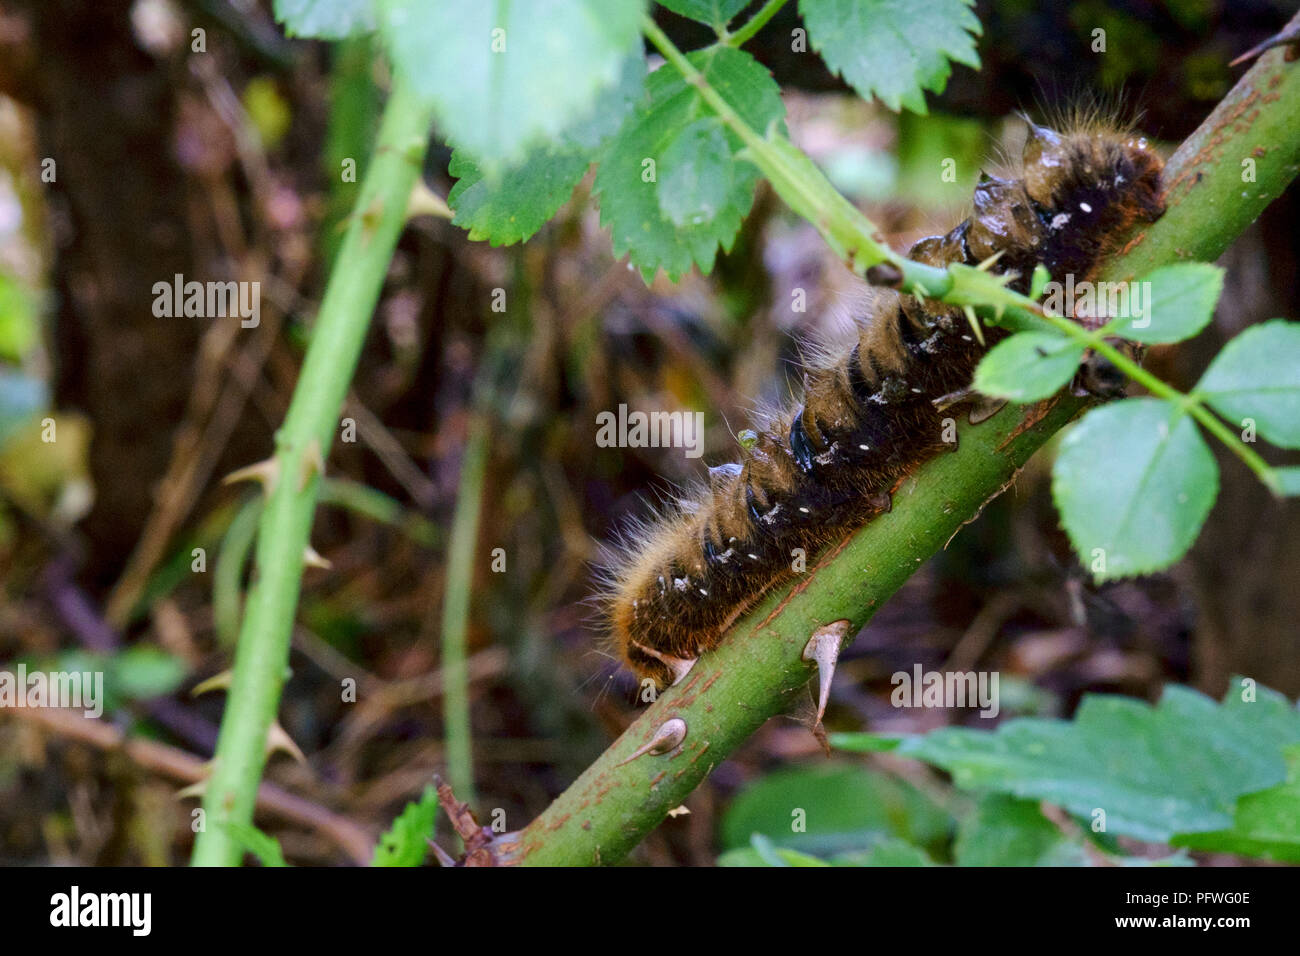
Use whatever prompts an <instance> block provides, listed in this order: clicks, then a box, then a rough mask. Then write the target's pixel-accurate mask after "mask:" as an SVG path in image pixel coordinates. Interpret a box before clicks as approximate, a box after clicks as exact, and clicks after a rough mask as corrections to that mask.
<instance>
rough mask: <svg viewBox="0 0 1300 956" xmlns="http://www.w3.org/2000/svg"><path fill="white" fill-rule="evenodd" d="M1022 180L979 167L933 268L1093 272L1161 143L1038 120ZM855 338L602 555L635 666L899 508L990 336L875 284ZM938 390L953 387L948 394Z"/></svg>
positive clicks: (661, 680)
mask: <svg viewBox="0 0 1300 956" xmlns="http://www.w3.org/2000/svg"><path fill="white" fill-rule="evenodd" d="M1021 161H1022V170H1021V175H1020V178H1019V179H998V178H994V177H989V176H982V177H981V180H980V182H979V184H978V185H977V186H976V187H975V194H974V198H973V210H972V212H971V214H970V216H969V217H968V218H967V219H965V220H963V221H962V222H961V223H960V224H958V225H957V226H956V227H955V228H954V229H952V230H951V231H950V232H948V233H947V234H946V235H943V236H931V237H928V238H925V239H922V240H920V241H919V242H917V243H916V244H914V245H913V246H912V248H911V250H910V252H909V253H908V255H909V257H910V258H912V259H916V260H918V261H921V262H925V263H928V264H931V265H935V266H940V267H942V266H946V265H948V264H951V263H958V262H960V263H966V264H968V265H977V264H979V263H981V262H985V261H986V260H989V259H990V258H991V257H994V256H996V257H997V259H996V262H995V263H994V264H993V266H992V268H993V269H994V270H995V271H997V272H1000V273H1014V274H1015V278H1014V279H1013V280H1012V282H1011V284H1012V287H1014V288H1017V289H1019V290H1020V291H1022V292H1026V291H1028V289H1027V286H1028V282H1029V277H1030V276H1031V274H1032V273H1033V271H1034V267H1035V266H1036V265H1037V264H1039V263H1041V264H1043V265H1044V266H1045V267H1046V268H1047V269H1048V271H1049V272H1050V273H1051V275H1052V276H1053V278H1054V279H1057V280H1060V279H1062V278H1063V277H1064V276H1066V275H1072V276H1073V277H1074V279H1075V281H1076V282H1082V281H1087V280H1088V279H1089V277H1090V276H1091V275H1092V274H1093V272H1094V270H1095V269H1096V266H1097V264H1098V263H1099V262H1100V261H1101V260H1102V259H1103V258H1104V257H1105V256H1106V255H1107V254H1108V253H1110V252H1112V251H1114V250H1115V249H1116V248H1117V246H1118V244H1119V243H1120V242H1121V241H1122V240H1123V239H1124V238H1125V237H1126V235H1127V234H1128V233H1129V232H1130V231H1131V230H1132V228H1133V227H1134V226H1135V225H1136V224H1138V223H1140V222H1150V221H1154V220H1155V219H1156V218H1157V217H1159V215H1160V214H1161V212H1162V211H1163V206H1162V203H1161V198H1160V174H1161V170H1162V168H1163V163H1162V160H1161V159H1160V156H1159V155H1158V154H1157V153H1156V152H1155V150H1154V149H1152V148H1151V147H1150V146H1148V144H1147V143H1146V141H1145V140H1143V139H1141V138H1139V137H1137V136H1135V135H1131V134H1129V133H1127V132H1123V131H1116V130H1113V129H1109V128H1107V127H1104V126H1102V125H1101V124H1098V123H1096V122H1086V123H1082V124H1079V125H1077V126H1076V127H1075V128H1074V129H1072V130H1070V131H1068V132H1061V133H1058V132H1055V131H1053V130H1050V129H1047V128H1045V127H1040V126H1035V125H1033V124H1030V127H1029V135H1028V139H1027V141H1026V143H1025V147H1024V150H1023V154H1022V157H1021ZM856 332H857V335H856V341H855V342H853V343H851V344H850V345H849V346H847V347H846V348H845V349H843V350H841V351H840V352H838V353H833V354H827V355H825V356H823V357H822V358H821V359H820V360H819V361H818V362H816V363H815V364H813V365H811V366H810V367H808V368H807V369H806V370H805V373H804V381H803V395H802V401H801V402H800V403H798V404H796V405H794V406H793V407H791V408H789V409H787V410H786V411H784V412H781V413H778V414H776V415H773V416H771V417H770V418H769V419H768V420H766V421H764V422H762V423H761V424H760V425H758V426H756V427H755V430H754V432H753V433H751V434H750V436H749V438H750V439H751V440H748V441H745V442H743V443H742V446H743V447H742V453H741V460H740V461H739V462H735V463H729V464H724V465H719V466H716V467H713V468H710V469H709V476H708V484H707V486H706V487H704V488H702V489H701V491H700V493H699V494H698V495H697V496H696V497H695V499H694V500H690V501H687V502H684V503H682V505H681V506H680V507H679V508H678V509H677V510H675V512H674V513H673V514H670V515H667V516H665V517H663V518H661V519H660V520H659V521H658V522H657V523H656V524H654V525H653V526H651V527H649V528H647V529H645V530H644V531H643V532H642V533H640V534H639V535H637V536H636V538H635V540H633V541H631V542H630V543H629V546H628V547H627V548H626V550H625V552H624V553H623V554H622V555H621V556H620V557H618V558H617V559H616V560H615V561H614V562H613V564H612V565H611V567H610V568H609V569H608V571H607V579H608V589H607V593H606V595H605V600H606V614H607V619H608V626H609V630H610V633H611V635H612V638H613V640H614V642H615V643H616V645H617V647H618V649H619V651H620V653H621V655H622V658H623V660H624V661H625V662H626V663H627V665H628V666H629V667H631V669H632V670H633V671H635V672H636V673H637V675H638V676H640V677H642V678H645V677H649V678H651V679H653V680H654V681H655V682H656V684H658V685H661V686H662V685H665V684H670V683H673V682H675V681H676V680H678V679H680V678H681V677H682V676H683V675H684V674H685V673H686V671H687V670H689V668H690V666H691V665H692V664H693V663H694V662H695V660H696V659H697V658H698V657H699V655H700V654H702V653H704V652H707V651H708V650H709V649H710V648H712V647H715V646H716V645H717V643H718V642H719V640H720V639H721V637H722V635H723V633H724V632H725V630H726V629H727V627H728V626H730V624H731V623H732V622H733V621H734V620H735V619H736V618H737V617H739V616H740V615H741V614H742V613H743V612H744V611H745V610H746V609H748V608H749V607H750V606H752V605H753V603H754V601H755V600H756V599H757V598H758V597H759V596H760V595H762V594H763V593H764V592H765V591H767V590H768V589H769V588H771V587H772V586H773V585H775V584H777V583H779V582H781V581H783V580H786V579H788V578H790V577H792V576H793V574H794V573H795V572H794V571H793V570H792V567H791V563H792V562H791V553H792V551H794V550H795V549H803V550H804V552H805V553H806V554H807V555H809V556H810V557H811V556H812V555H814V554H815V553H816V552H817V551H818V550H820V549H821V548H822V547H824V546H825V545H827V544H829V543H830V542H832V541H835V540H838V539H840V538H842V537H843V536H844V535H845V534H847V533H848V532H850V531H852V530H854V529H856V528H857V527H859V526H861V525H862V524H864V523H865V522H867V521H870V520H872V519H873V518H875V517H876V516H877V515H879V514H881V513H882V512H884V511H888V510H889V505H890V489H891V488H893V487H894V486H895V483H896V482H897V481H898V480H899V479H900V478H901V477H903V476H904V475H906V474H908V473H909V472H911V471H912V470H913V469H915V468H916V466H917V465H919V464H920V463H921V462H923V461H925V460H926V459H928V458H929V457H931V456H932V455H934V454H936V453H937V452H938V451H940V450H942V449H944V448H946V447H951V445H950V444H948V443H945V441H944V440H943V420H944V418H945V417H947V416H949V415H951V414H952V412H951V410H950V409H945V408H941V407H939V404H936V400H938V399H943V398H945V397H948V396H954V395H964V394H968V393H967V389H968V388H969V386H970V383H971V378H972V375H973V374H974V370H975V366H976V365H977V364H978V362H979V360H980V358H981V357H982V355H983V354H984V352H985V350H986V348H987V347H988V346H991V345H993V344H994V343H995V342H996V341H998V339H999V338H1000V337H1002V336H1004V335H1005V333H1003V332H1000V331H999V330H997V329H989V330H988V331H987V332H986V333H985V340H986V341H985V343H983V344H981V343H980V342H979V341H977V340H976V337H975V336H974V335H972V330H971V328H970V325H969V324H968V322H967V321H966V319H965V317H964V316H963V315H962V313H961V312H960V311H958V310H956V309H952V308H948V307H944V306H940V305H936V304H935V303H928V302H922V301H919V300H917V299H915V298H913V297H911V296H907V295H893V294H889V295H882V296H879V297H877V299H876V300H875V303H874V308H873V309H872V310H871V314H870V315H868V316H865V317H863V318H862V319H861V320H860V321H859V322H858V323H857V327H856ZM940 404H942V403H940Z"/></svg>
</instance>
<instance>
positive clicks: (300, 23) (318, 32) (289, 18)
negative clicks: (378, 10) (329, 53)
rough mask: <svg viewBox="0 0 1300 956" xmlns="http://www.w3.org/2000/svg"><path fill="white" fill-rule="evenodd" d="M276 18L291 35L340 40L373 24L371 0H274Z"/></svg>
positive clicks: (368, 29)
mask: <svg viewBox="0 0 1300 956" xmlns="http://www.w3.org/2000/svg"><path fill="white" fill-rule="evenodd" d="M275 19H276V20H278V21H279V22H280V23H283V24H284V32H285V33H287V34H288V35H289V36H291V37H316V38H318V39H321V40H342V39H343V38H344V37H350V36H357V35H360V34H363V33H369V32H370V31H371V30H373V29H374V28H375V11H374V4H373V2H372V0H275Z"/></svg>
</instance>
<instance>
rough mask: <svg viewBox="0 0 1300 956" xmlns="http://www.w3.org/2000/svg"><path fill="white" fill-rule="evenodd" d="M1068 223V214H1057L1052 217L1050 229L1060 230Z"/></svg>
mask: <svg viewBox="0 0 1300 956" xmlns="http://www.w3.org/2000/svg"><path fill="white" fill-rule="evenodd" d="M1069 221H1070V214H1069V213H1068V212H1058V213H1057V214H1056V215H1055V216H1053V217H1052V228H1053V229H1060V228H1061V227H1062V226H1064V225H1065V224H1066V223H1067V222H1069Z"/></svg>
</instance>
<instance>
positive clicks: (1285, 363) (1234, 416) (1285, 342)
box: [1196, 319, 1300, 448]
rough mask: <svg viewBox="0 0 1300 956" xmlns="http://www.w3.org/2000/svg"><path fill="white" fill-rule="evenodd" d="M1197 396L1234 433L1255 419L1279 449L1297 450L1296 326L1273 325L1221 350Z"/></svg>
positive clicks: (1299, 362)
mask: <svg viewBox="0 0 1300 956" xmlns="http://www.w3.org/2000/svg"><path fill="white" fill-rule="evenodd" d="M1196 392H1197V394H1199V395H1200V396H1201V397H1203V398H1204V399H1205V401H1206V402H1208V403H1209V404H1210V405H1211V406H1213V407H1214V409H1215V411H1217V412H1219V413H1220V414H1222V415H1223V416H1224V417H1225V418H1227V419H1228V420H1229V421H1230V422H1232V423H1233V425H1235V426H1236V427H1238V428H1244V427H1245V425H1243V424H1242V422H1243V420H1244V419H1247V418H1249V419H1253V420H1254V422H1255V425H1256V427H1257V428H1258V429H1259V433H1260V434H1261V435H1263V436H1264V437H1265V438H1267V439H1268V440H1269V441H1271V442H1272V443H1273V444H1275V445H1278V446H1280V447H1282V448H1300V323H1297V322H1288V321H1287V320H1286V319H1273V320H1271V321H1269V322H1263V323H1261V324H1259V325H1254V326H1251V327H1250V328H1248V329H1247V330H1246V331H1245V332H1242V333H1241V334H1240V335H1238V336H1237V337H1236V338H1234V339H1233V340H1232V341H1231V342H1229V343H1228V344H1227V345H1225V346H1224V347H1223V351H1221V352H1220V353H1219V354H1218V355H1217V356H1215V359H1214V361H1213V362H1211V363H1210V367H1209V368H1208V369H1206V371H1205V374H1204V375H1203V376H1202V377H1201V380H1200V382H1198V383H1197V385H1196Z"/></svg>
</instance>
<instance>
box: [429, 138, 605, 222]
mask: <svg viewBox="0 0 1300 956" xmlns="http://www.w3.org/2000/svg"><path fill="white" fill-rule="evenodd" d="M589 164H590V156H589V154H588V153H587V151H586V150H584V149H580V148H577V147H572V146H570V147H561V148H559V149H552V148H549V147H548V148H542V149H540V150H538V151H537V152H535V153H533V154H530V155H529V158H528V159H527V161H526V162H524V163H523V164H521V165H520V166H517V167H514V168H512V169H509V170H506V171H505V172H504V173H503V174H501V176H500V177H499V178H498V179H497V180H496V181H495V182H489V181H487V180H485V179H484V178H483V173H482V171H481V170H480V169H479V168H478V166H477V165H475V164H474V161H473V160H471V159H470V158H469V157H468V156H466V155H465V154H464V153H463V152H462V151H461V150H456V151H455V152H454V153H452V154H451V164H450V166H449V167H448V170H447V171H448V172H449V173H451V175H452V176H454V177H456V179H457V182H456V185H455V186H453V187H452V188H451V192H450V193H448V194H447V205H449V206H451V208H452V209H453V210H455V212H456V215H455V218H454V219H452V222H453V223H455V224H456V225H457V226H460V227H462V228H464V229H468V230H469V237H470V239H473V240H475V241H478V240H482V239H487V240H489V241H490V242H491V243H492V245H494V246H509V245H512V244H514V243H516V242H522V241H523V240H525V239H527V238H529V237H530V236H532V235H533V234H534V233H535V232H537V230H538V229H541V228H542V226H544V225H546V222H547V220H548V219H550V218H551V217H552V216H554V215H555V213H556V211H557V210H558V209H559V208H560V207H561V206H563V205H564V203H565V202H566V201H567V200H568V198H569V196H571V195H572V194H573V188H574V187H575V186H576V185H578V182H579V181H580V180H581V179H582V177H583V174H584V173H586V171H587V166H588V165H589Z"/></svg>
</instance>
